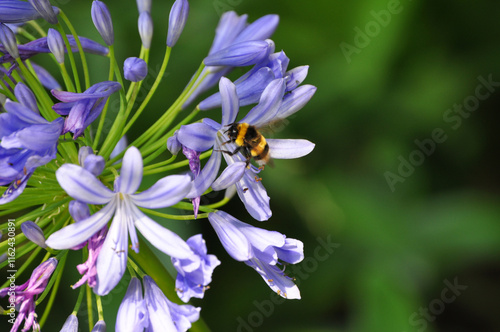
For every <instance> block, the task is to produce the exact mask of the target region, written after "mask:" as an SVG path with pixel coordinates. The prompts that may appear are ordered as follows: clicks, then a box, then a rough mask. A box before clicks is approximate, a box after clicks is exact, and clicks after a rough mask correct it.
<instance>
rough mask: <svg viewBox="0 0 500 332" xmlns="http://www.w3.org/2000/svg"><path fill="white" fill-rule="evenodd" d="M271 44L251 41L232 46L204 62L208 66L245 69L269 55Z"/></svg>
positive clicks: (212, 55)
mask: <svg viewBox="0 0 500 332" xmlns="http://www.w3.org/2000/svg"><path fill="white" fill-rule="evenodd" d="M269 47H270V44H269V43H268V42H267V41H264V40H249V41H243V42H240V43H235V44H232V45H230V46H228V47H226V48H224V49H222V50H220V51H217V52H215V53H212V54H210V55H209V56H207V57H206V58H205V60H203V62H204V63H205V65H207V66H228V67H244V66H249V65H254V64H256V63H258V62H259V61H262V60H263V59H264V58H266V57H267V56H268V55H269Z"/></svg>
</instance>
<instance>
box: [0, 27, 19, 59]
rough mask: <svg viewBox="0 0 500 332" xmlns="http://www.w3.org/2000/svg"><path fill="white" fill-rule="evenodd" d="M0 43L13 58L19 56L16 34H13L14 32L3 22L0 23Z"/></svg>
mask: <svg viewBox="0 0 500 332" xmlns="http://www.w3.org/2000/svg"><path fill="white" fill-rule="evenodd" d="M0 43H2V46H3V47H4V48H5V50H6V51H7V53H9V54H10V56H11V57H13V58H14V59H17V58H19V50H18V48H17V42H16V36H15V35H14V32H12V30H11V29H10V28H9V27H8V26H6V25H5V24H3V23H0Z"/></svg>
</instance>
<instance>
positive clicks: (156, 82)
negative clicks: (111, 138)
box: [122, 46, 172, 145]
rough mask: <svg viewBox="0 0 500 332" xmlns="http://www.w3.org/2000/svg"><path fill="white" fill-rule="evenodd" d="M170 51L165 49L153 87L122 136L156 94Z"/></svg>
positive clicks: (168, 48)
mask: <svg viewBox="0 0 500 332" xmlns="http://www.w3.org/2000/svg"><path fill="white" fill-rule="evenodd" d="M171 51H172V49H171V48H170V47H168V46H167V49H166V51H165V56H164V57H163V62H162V64H161V67H160V71H159V72H158V76H156V79H155V81H154V83H153V86H152V87H151V89H150V90H149V92H148V94H147V95H146V98H144V100H143V101H142V103H141V105H140V106H139V108H138V109H137V111H136V112H135V114H134V116H133V117H132V119H131V120H130V121H129V122H128V123H127V125H126V126H125V128H124V129H123V132H122V134H123V135H124V134H125V133H126V132H127V131H128V130H129V129H130V127H131V126H132V124H134V122H135V120H137V118H138V117H139V115H141V113H142V111H144V109H145V108H146V105H147V104H148V103H149V100H150V99H151V98H152V97H153V95H154V93H155V92H156V89H157V88H158V85H159V84H160V82H161V80H162V78H163V74H164V73H165V70H166V69H167V65H168V60H169V59H170V53H171ZM133 145H135V144H133Z"/></svg>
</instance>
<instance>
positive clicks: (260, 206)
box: [236, 169, 272, 221]
mask: <svg viewBox="0 0 500 332" xmlns="http://www.w3.org/2000/svg"><path fill="white" fill-rule="evenodd" d="M236 189H237V192H238V196H239V197H240V200H241V201H242V202H243V204H244V205H245V208H246V209H247V211H248V213H250V215H251V216H252V217H253V218H254V219H256V220H258V221H264V220H268V219H269V218H271V216H272V212H271V207H270V206H269V200H270V198H269V196H268V195H267V191H266V188H264V185H263V184H262V181H257V180H256V179H255V174H254V173H253V172H252V171H250V170H248V169H247V171H246V172H245V175H244V176H243V177H242V178H241V180H240V181H238V182H237V183H236Z"/></svg>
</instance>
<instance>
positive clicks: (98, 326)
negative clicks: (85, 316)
mask: <svg viewBox="0 0 500 332" xmlns="http://www.w3.org/2000/svg"><path fill="white" fill-rule="evenodd" d="M92 332H106V323H105V322H104V321H103V320H99V321H97V323H95V325H94V328H93V329H92Z"/></svg>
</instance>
